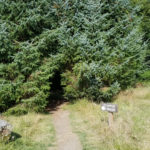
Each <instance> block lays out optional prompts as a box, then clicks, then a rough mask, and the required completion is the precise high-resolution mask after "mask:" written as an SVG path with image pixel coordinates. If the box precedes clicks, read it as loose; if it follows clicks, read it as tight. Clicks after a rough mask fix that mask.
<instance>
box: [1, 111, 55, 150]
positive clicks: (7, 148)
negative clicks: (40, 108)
mask: <svg viewBox="0 0 150 150" xmlns="http://www.w3.org/2000/svg"><path fill="white" fill-rule="evenodd" d="M4 119H6V120H8V122H10V123H11V124H12V125H13V127H14V129H13V132H14V133H13V134H14V137H15V139H14V141H11V142H9V143H7V144H4V143H1V144H0V150H47V149H48V148H49V147H53V149H54V147H55V145H54V142H55V131H54V128H53V125H52V122H51V116H50V114H47V115H46V114H36V113H29V114H27V115H24V116H19V117H15V116H8V117H4Z"/></svg>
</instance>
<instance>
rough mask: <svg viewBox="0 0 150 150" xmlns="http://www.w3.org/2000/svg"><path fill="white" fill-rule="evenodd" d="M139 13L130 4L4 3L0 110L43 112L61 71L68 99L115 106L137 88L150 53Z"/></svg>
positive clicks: (94, 0)
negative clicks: (19, 106)
mask: <svg viewBox="0 0 150 150" xmlns="http://www.w3.org/2000/svg"><path fill="white" fill-rule="evenodd" d="M137 11H138V9H137V8H134V7H132V5H131V4H130V1H129V0H126V1H124V0H116V1H109V0H84V1H80V0H72V1H70V0H67V1H64V0H42V1H41V0H37V1H33V0H31V1H28V0H26V1H25V0H19V1H10V0H5V1H3V0H2V1H0V18H1V19H0V63H1V64H0V77H1V80H0V82H1V84H2V83H5V84H4V85H3V86H2V85H1V88H2V89H3V90H2V91H3V92H1V95H0V96H1V99H0V105H3V107H4V109H7V108H9V107H10V106H12V105H13V104H16V103H25V105H26V106H27V107H28V108H33V107H34V108H35V109H34V110H36V111H43V110H44V108H45V106H46V104H47V102H48V97H49V95H50V94H51V85H52V83H51V82H55V81H52V80H51V79H52V78H54V79H55V77H54V76H55V74H56V72H57V71H59V73H61V77H62V79H61V80H62V85H63V87H64V97H65V98H66V99H76V98H78V97H83V96H86V97H88V98H89V99H92V100H96V101H100V100H107V101H110V100H111V98H112V97H113V96H114V95H116V94H117V93H118V92H119V90H120V89H121V88H126V87H128V86H131V85H134V84H135V83H136V80H137V77H138V76H139V74H140V72H141V70H142V68H143V61H144V58H145V49H146V44H145V45H144V44H143V34H142V33H141V32H140V30H139V24H140V21H141V18H140V17H138V16H137ZM6 83H7V84H6ZM53 84H55V83H53ZM8 102H9V104H10V105H9V104H8Z"/></svg>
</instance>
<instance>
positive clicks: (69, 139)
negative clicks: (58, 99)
mask: <svg viewBox="0 0 150 150" xmlns="http://www.w3.org/2000/svg"><path fill="white" fill-rule="evenodd" d="M53 122H54V126H55V130H56V138H57V150H82V146H81V143H80V141H79V139H78V137H77V135H76V134H75V133H73V132H72V128H71V125H70V120H69V112H68V111H66V110H63V109H61V107H59V108H58V110H56V111H53Z"/></svg>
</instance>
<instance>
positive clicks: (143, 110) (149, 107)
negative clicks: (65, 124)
mask: <svg viewBox="0 0 150 150" xmlns="http://www.w3.org/2000/svg"><path fill="white" fill-rule="evenodd" d="M114 103H116V104H118V106H119V112H118V113H117V114H115V117H114V119H115V122H114V126H113V128H112V129H110V128H109V127H108V122H107V117H108V113H107V112H102V111H101V109H100V105H98V104H95V103H93V102H90V101H88V100H86V99H82V100H79V101H77V102H75V103H74V104H69V105H68V106H67V108H66V109H69V110H70V112H71V115H70V118H71V120H72V126H73V129H74V132H76V133H78V135H79V137H80V140H81V142H82V145H83V148H84V150H149V148H150V142H149V140H150V134H149V133H150V117H149V115H150V86H144V87H138V88H136V89H129V90H126V91H124V92H122V93H120V94H119V96H118V97H117V98H116V100H115V101H114Z"/></svg>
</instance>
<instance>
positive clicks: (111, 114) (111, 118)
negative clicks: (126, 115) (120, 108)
mask: <svg viewBox="0 0 150 150" xmlns="http://www.w3.org/2000/svg"><path fill="white" fill-rule="evenodd" d="M113 122H114V114H113V112H109V113H108V125H109V127H112V126H113Z"/></svg>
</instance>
